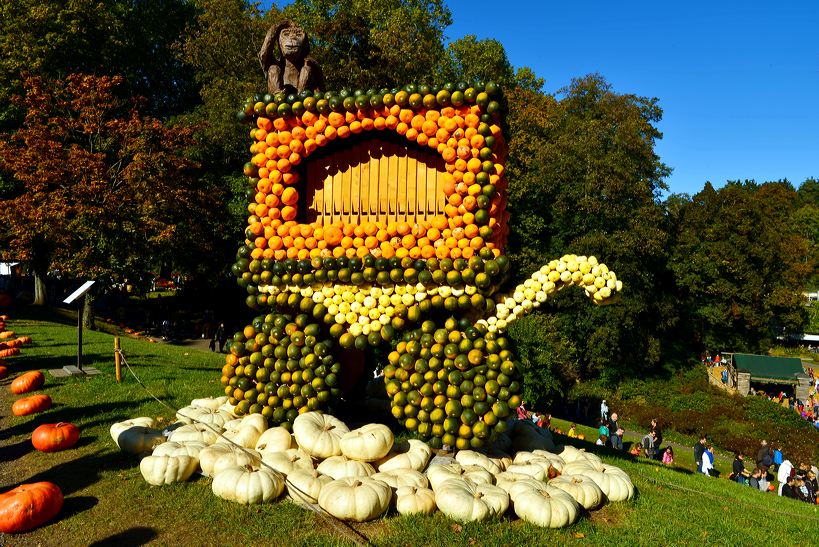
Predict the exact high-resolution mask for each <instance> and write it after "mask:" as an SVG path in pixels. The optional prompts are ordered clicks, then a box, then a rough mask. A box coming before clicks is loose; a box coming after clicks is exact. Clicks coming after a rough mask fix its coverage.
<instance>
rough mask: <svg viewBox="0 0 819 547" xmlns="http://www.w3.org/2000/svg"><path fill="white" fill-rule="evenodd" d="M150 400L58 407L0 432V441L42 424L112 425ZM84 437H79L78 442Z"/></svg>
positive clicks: (27, 432) (129, 415)
mask: <svg viewBox="0 0 819 547" xmlns="http://www.w3.org/2000/svg"><path fill="white" fill-rule="evenodd" d="M149 400H150V399H148V398H143V399H138V400H135V401H129V402H128V403H120V402H117V403H100V404H96V405H87V406H83V407H79V408H78V407H73V406H68V405H60V406H56V407H52V408H51V409H50V410H48V411H46V412H43V413H41V414H37V415H36V416H35V417H34V418H33V419H32V420H30V421H27V422H23V423H20V424H17V425H15V426H12V427H9V428H6V429H3V430H2V431H0V441H2V440H3V439H9V438H12V437H14V436H15V435H26V436H28V435H30V434H31V432H32V431H34V429H35V428H36V427H37V426H40V425H42V424H54V423H58V422H70V423H73V424H76V425H78V426H82V427H81V429H89V428H91V427H94V426H96V425H98V424H112V423H114V422H116V421H120V420H127V419H128V418H130V417H131V415H132V410H131V409H133V408H137V407H139V406H141V405H142V404H144V403H146V402H147V401H149ZM109 413H114V414H109ZM94 416H102V417H101V418H99V419H90V420H89V419H88V418H89V417H94ZM83 438H84V437H83V436H82V434H81V435H80V440H82V439H83Z"/></svg>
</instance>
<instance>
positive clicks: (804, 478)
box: [695, 440, 819, 504]
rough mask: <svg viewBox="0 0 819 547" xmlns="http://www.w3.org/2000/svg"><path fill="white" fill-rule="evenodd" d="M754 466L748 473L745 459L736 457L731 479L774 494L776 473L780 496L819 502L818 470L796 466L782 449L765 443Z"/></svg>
mask: <svg viewBox="0 0 819 547" xmlns="http://www.w3.org/2000/svg"><path fill="white" fill-rule="evenodd" d="M695 455H696V449H695ZM755 465H756V467H754V468H753V470H751V471H749V470H748V469H746V468H745V457H744V456H743V455H742V454H737V455H736V456H735V457H734V461H733V464H732V470H731V475H730V477H729V478H730V479H731V480H733V481H735V482H737V483H739V484H743V485H747V486H750V487H751V488H754V489H756V490H760V491H762V492H772V491H774V490H775V488H774V487H773V484H771V481H772V480H773V473H776V479H777V481H778V482H779V488H778V489H777V492H778V494H779V495H780V496H783V497H787V498H793V499H798V500H800V501H804V502H807V503H811V504H815V503H816V502H817V501H816V500H817V495H819V482H817V475H819V470H817V469H816V468H815V467H810V466H808V465H807V464H804V463H800V464H799V466H798V467H794V465H793V464H792V463H791V462H790V460H788V459H785V458H784V457H783V455H782V449H781V447H780V446H776V447H773V446H770V445H769V444H768V442H767V441H765V440H763V441H762V442H761V443H760V447H759V450H758V451H757V454H756V457H755Z"/></svg>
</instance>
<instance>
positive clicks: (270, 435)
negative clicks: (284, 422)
mask: <svg viewBox="0 0 819 547" xmlns="http://www.w3.org/2000/svg"><path fill="white" fill-rule="evenodd" d="M254 448H255V449H256V451H257V452H259V453H261V454H264V453H265V452H284V451H285V450H289V449H291V448H296V447H295V446H294V443H293V436H292V435H291V434H290V432H289V431H287V430H286V429H285V428H283V427H271V428H270V429H267V430H265V431H264V432H263V433H262V434H261V435H260V436H259V439H258V440H257V441H256V446H255V447H254Z"/></svg>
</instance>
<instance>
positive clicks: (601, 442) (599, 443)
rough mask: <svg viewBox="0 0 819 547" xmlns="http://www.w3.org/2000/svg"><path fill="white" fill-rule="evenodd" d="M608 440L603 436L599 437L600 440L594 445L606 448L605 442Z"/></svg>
mask: <svg viewBox="0 0 819 547" xmlns="http://www.w3.org/2000/svg"><path fill="white" fill-rule="evenodd" d="M607 440H608V438H607V437H606V436H605V435H600V438H598V439H597V442H596V443H594V444H596V445H597V446H606V441H607Z"/></svg>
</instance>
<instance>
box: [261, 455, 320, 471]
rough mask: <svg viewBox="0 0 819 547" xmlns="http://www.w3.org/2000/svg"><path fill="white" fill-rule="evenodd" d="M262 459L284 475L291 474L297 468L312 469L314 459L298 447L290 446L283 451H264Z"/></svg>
mask: <svg viewBox="0 0 819 547" xmlns="http://www.w3.org/2000/svg"><path fill="white" fill-rule="evenodd" d="M261 456H262V461H263V462H264V463H265V464H267V465H269V466H270V467H272V468H273V469H275V470H276V471H278V472H279V473H282V474H283V475H290V473H291V472H293V471H294V470H296V469H302V470H304V471H311V470H312V469H313V459H312V458H311V457H310V455H309V454H308V453H307V452H304V451H303V450H300V449H298V448H288V449H287V450H285V451H283V452H262V453H261Z"/></svg>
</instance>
